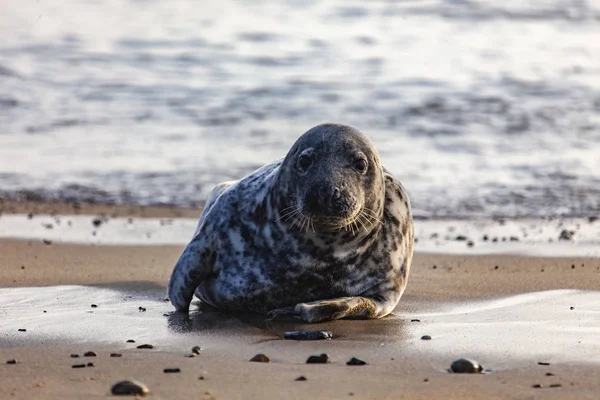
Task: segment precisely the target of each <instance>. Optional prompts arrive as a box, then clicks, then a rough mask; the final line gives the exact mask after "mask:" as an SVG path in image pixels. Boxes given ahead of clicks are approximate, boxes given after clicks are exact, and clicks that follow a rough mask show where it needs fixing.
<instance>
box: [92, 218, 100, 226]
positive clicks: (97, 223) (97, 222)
mask: <svg viewBox="0 0 600 400" xmlns="http://www.w3.org/2000/svg"><path fill="white" fill-rule="evenodd" d="M92 225H94V226H95V227H96V228H97V227H99V226H100V225H102V220H101V219H100V218H94V219H93V220H92Z"/></svg>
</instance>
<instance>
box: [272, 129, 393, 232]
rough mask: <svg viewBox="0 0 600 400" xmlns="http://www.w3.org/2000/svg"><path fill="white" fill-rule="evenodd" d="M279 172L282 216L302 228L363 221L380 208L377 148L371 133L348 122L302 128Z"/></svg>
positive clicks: (373, 217) (369, 220)
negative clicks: (370, 135) (369, 135)
mask: <svg viewBox="0 0 600 400" xmlns="http://www.w3.org/2000/svg"><path fill="white" fill-rule="evenodd" d="M279 174H280V176H279V177H280V179H279V182H278V184H279V185H280V187H279V188H280V189H281V190H282V191H283V192H284V196H283V197H282V198H281V201H280V212H281V216H282V217H283V218H284V219H285V218H287V219H289V220H291V225H297V226H298V227H299V228H300V229H302V228H306V229H313V230H314V229H318V230H319V231H339V230H341V229H342V228H347V227H349V226H356V227H357V228H359V227H367V226H370V225H372V221H373V220H377V218H378V216H379V215H380V212H381V210H382V207H383V203H382V201H381V199H382V198H383V197H384V192H385V184H384V180H383V167H382V166H381V162H380V161H379V154H378V153H377V150H376V149H375V146H374V145H373V143H372V142H371V141H370V140H369V138H367V137H366V136H365V135H364V134H362V133H361V132H359V131H358V130H357V129H355V128H352V127H350V126H347V125H338V124H322V125H317V126H315V127H314V128H312V129H310V130H309V131H307V132H306V133H304V134H303V135H302V136H301V137H300V138H299V139H298V140H297V141H296V143H294V145H293V146H292V148H291V149H290V151H289V152H288V154H287V156H286V157H285V159H284V160H283V163H282V165H281V168H280V171H279ZM367 223H368V224H367Z"/></svg>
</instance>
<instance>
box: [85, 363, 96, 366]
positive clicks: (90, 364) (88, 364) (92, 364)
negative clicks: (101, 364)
mask: <svg viewBox="0 0 600 400" xmlns="http://www.w3.org/2000/svg"><path fill="white" fill-rule="evenodd" d="M87 366H88V367H95V366H96V364H94V363H92V362H89V363H87Z"/></svg>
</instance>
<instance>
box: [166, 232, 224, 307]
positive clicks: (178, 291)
mask: <svg viewBox="0 0 600 400" xmlns="http://www.w3.org/2000/svg"><path fill="white" fill-rule="evenodd" d="M214 257H215V252H214V250H213V249H212V247H211V246H209V245H208V243H207V240H206V236H204V235H200V236H196V237H195V238H194V239H193V240H192V241H191V242H190V244H188V245H187V247H186V248H185V250H184V251H183V253H182V254H181V257H179V261H177V264H176V265H175V268H174V269H173V273H172V274H171V279H169V299H170V300H171V303H172V304H173V305H174V306H175V308H176V309H177V311H187V310H188V309H189V307H190V302H191V301H192V297H194V291H195V290H196V288H197V287H198V285H200V283H202V281H203V280H204V279H206V277H207V276H208V275H209V274H210V273H211V271H212V266H213V265H214Z"/></svg>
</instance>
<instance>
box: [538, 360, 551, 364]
mask: <svg viewBox="0 0 600 400" xmlns="http://www.w3.org/2000/svg"><path fill="white" fill-rule="evenodd" d="M538 365H550V363H549V362H544V361H540V362H538Z"/></svg>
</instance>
